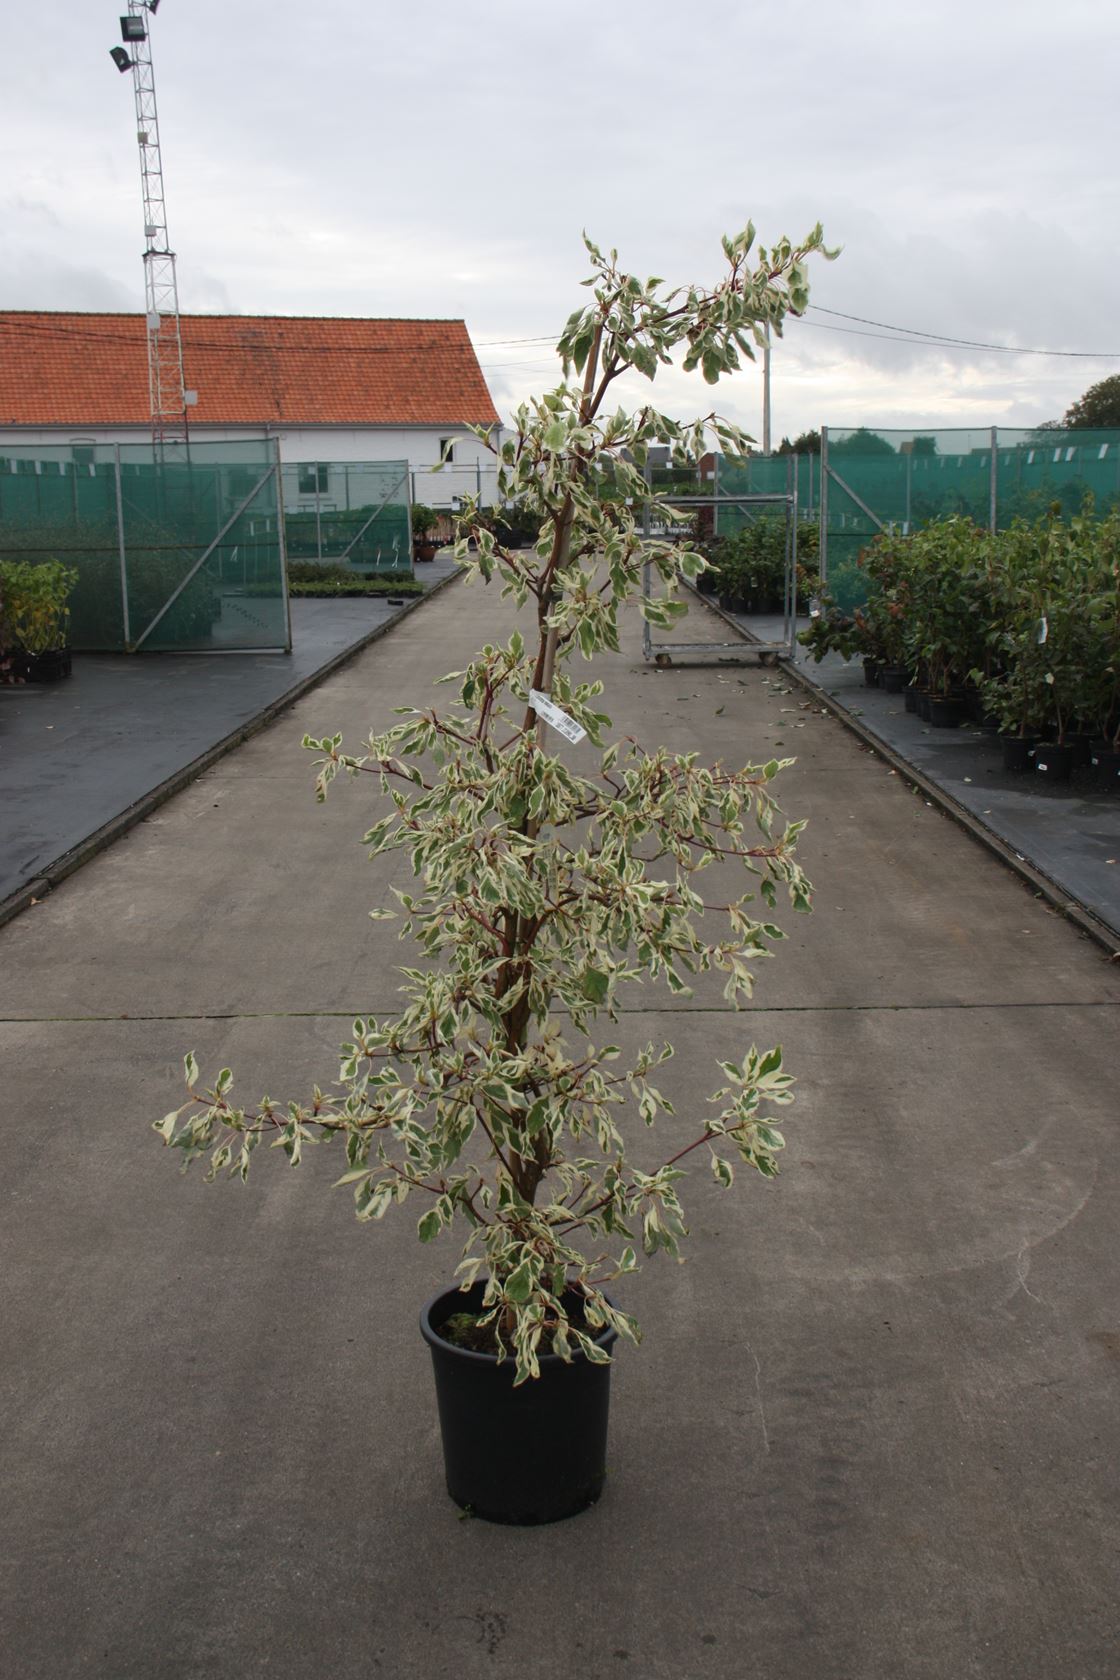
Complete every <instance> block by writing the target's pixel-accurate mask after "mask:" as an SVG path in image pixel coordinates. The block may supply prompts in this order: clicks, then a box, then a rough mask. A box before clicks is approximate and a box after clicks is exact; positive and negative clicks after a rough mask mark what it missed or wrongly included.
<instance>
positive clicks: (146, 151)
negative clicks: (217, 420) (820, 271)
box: [114, 0, 187, 449]
mask: <svg viewBox="0 0 1120 1680" xmlns="http://www.w3.org/2000/svg"><path fill="white" fill-rule="evenodd" d="M158 4H159V0H155V3H154V4H152V3H151V0H128V19H127V20H126V19H124V18H122V19H121V25H122V33H125V29H126V26H127V30H128V32H127V34H126V36H125V38H126V41H127V45H128V48H129V55H130V57H131V69H132V88H133V93H134V95H135V98H136V139H137V141H138V143H139V148H140V184H141V188H142V190H143V195H144V310H145V316H146V320H147V340H148V388H149V395H150V399H151V411H152V442H153V444H154V445H155V446H156V447H157V449H158V448H159V447H161V446H162V445H163V444H167V443H185V442H186V441H187V399H186V392H185V389H184V382H183V339H182V333H181V331H180V327H179V285H178V281H177V279H176V276H175V253H174V251H173V250H172V249H171V247H170V243H169V241H168V237H167V202H166V197H165V194H164V187H163V163H162V160H161V158H160V149H159V117H158V115H157V113H156V83H155V73H154V71H153V69H152V49H151V43H150V41H149V39H148V27H147V25H148V18H149V17H150V15H151V13H153V12H154V11H155V9H156V6H157V5H158ZM118 50H119V49H118ZM115 56H116V55H115V54H114V57H115Z"/></svg>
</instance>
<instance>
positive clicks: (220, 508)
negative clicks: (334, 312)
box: [0, 439, 291, 652]
mask: <svg viewBox="0 0 1120 1680" xmlns="http://www.w3.org/2000/svg"><path fill="white" fill-rule="evenodd" d="M0 556H2V557H3V558H5V559H27V560H32V561H34V560H36V559H52V558H56V559H59V560H62V561H64V562H65V563H66V564H67V565H70V566H74V567H75V568H76V569H77V573H78V581H77V584H76V586H75V589H74V593H73V595H72V596H71V602H70V605H71V617H70V645H71V646H72V647H74V648H77V649H79V650H87V651H109V652H121V651H131V650H134V649H143V650H151V651H156V650H163V651H171V650H177V651H221V650H225V651H234V650H238V649H258V650H259V649H269V650H277V651H280V650H286V649H287V648H289V647H290V646H291V634H290V629H289V621H288V596H287V580H286V572H285V565H284V537H283V520H282V502H281V495H280V483H279V466H278V460H277V445H276V443H275V441H274V440H267V439H261V440H259V441H257V440H242V441H239V442H237V443H230V444H222V443H212V444H192V445H191V446H190V447H189V449H188V448H187V447H186V446H185V445H182V446H180V445H171V446H165V447H164V449H163V450H162V451H161V452H158V453H157V451H156V450H155V449H154V448H153V446H152V445H151V444H88V445H77V444H59V445H40V444H36V445H12V444H6V443H0Z"/></svg>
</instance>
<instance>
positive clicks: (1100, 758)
mask: <svg viewBox="0 0 1120 1680" xmlns="http://www.w3.org/2000/svg"><path fill="white" fill-rule="evenodd" d="M1093 774H1094V777H1095V779H1096V784H1097V786H1098V787H1101V788H1104V789H1105V790H1106V792H1108V793H1120V752H1116V751H1114V750H1113V748H1111V747H1098V748H1097V749H1096V750H1095V751H1094V753H1093Z"/></svg>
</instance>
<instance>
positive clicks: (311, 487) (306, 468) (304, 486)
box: [299, 461, 329, 496]
mask: <svg viewBox="0 0 1120 1680" xmlns="http://www.w3.org/2000/svg"><path fill="white" fill-rule="evenodd" d="M328 477H329V468H328V465H327V463H326V461H310V462H301V463H300V468H299V493H300V495H301V496H315V495H319V494H321V493H322V492H323V491H324V490H325V489H326V488H327V479H328Z"/></svg>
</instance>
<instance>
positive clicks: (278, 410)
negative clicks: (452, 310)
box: [0, 309, 500, 505]
mask: <svg viewBox="0 0 1120 1680" xmlns="http://www.w3.org/2000/svg"><path fill="white" fill-rule="evenodd" d="M181 328H182V341H183V365H184V374H185V380H186V384H187V386H188V387H189V389H190V391H191V392H193V393H195V398H194V400H193V401H192V402H191V405H190V407H189V408H188V410H187V419H188V424H189V435H190V437H191V438H192V439H194V440H197V441H198V442H231V441H235V440H237V439H238V438H241V437H249V436H252V437H255V438H260V437H261V436H262V435H263V436H269V437H274V438H276V439H278V440H279V445H280V458H281V460H282V461H283V462H285V463H297V464H299V465H300V466H301V467H302V468H305V469H306V471H305V472H301V475H300V478H301V485H300V487H301V491H303V490H304V481H305V480H306V493H307V494H315V495H321V494H323V493H325V492H326V490H327V488H328V487H327V483H326V472H325V466H324V464H326V463H331V462H347V461H349V462H355V461H387V460H393V461H407V462H408V465H409V468H410V469H411V472H412V474H413V479H414V484H413V490H414V493H418V494H419V496H420V499H422V500H428V501H431V502H433V503H435V504H436V505H448V504H449V503H450V502H451V501H452V500H453V498H454V496H455V495H456V494H461V493H462V492H463V491H464V490H470V491H473V490H475V489H476V488H481V487H483V476H484V472H485V469H486V468H488V467H491V466H492V462H493V457H492V456H491V455H490V453H489V451H488V450H487V449H486V447H485V445H484V444H483V443H482V442H480V440H479V439H478V438H476V437H475V436H473V435H472V433H471V431H470V430H469V428H470V427H471V426H482V427H484V428H486V429H487V430H488V431H490V432H491V433H496V432H497V431H498V430H499V429H500V421H499V418H498V414H497V412H496V410H495V408H494V403H493V400H492V398H491V396H490V392H489V391H488V389H487V387H486V381H485V379H484V377H483V374H482V370H481V368H480V367H479V365H478V359H477V357H476V356H475V352H474V347H473V345H472V344H471V341H470V337H469V336H468V333H467V328H466V323H465V322H463V321H453V320H415V321H413V320H372V319H365V318H349V317H339V316H304V315H299V316H294V315H184V316H182V317H181ZM148 405H149V396H148V365H147V344H146V335H145V322H144V317H143V315H140V314H136V315H130V314H84V313H83V314H78V313H74V314H68V313H60V312H55V311H46V310H16V309H5V310H0V440H3V441H7V442H10V443H20V444H42V443H49V444H54V445H58V444H66V443H69V444H71V445H72V446H73V447H74V448H75V449H76V450H81V449H83V448H88V446H89V445H90V444H103V443H129V442H131V443H136V442H142V441H143V440H144V439H145V438H147V437H149V436H150V435H151V419H150V412H149V406H148ZM441 460H443V461H445V462H447V463H448V467H447V468H446V469H445V470H444V471H443V472H442V473H440V474H439V475H437V476H435V477H431V476H428V475H429V474H430V472H431V469H432V468H433V467H434V466H435V465H436V464H437V463H438V462H440V461H441ZM421 475H422V483H421V485H420V487H419V491H417V487H416V484H415V479H416V477H417V476H421Z"/></svg>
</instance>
